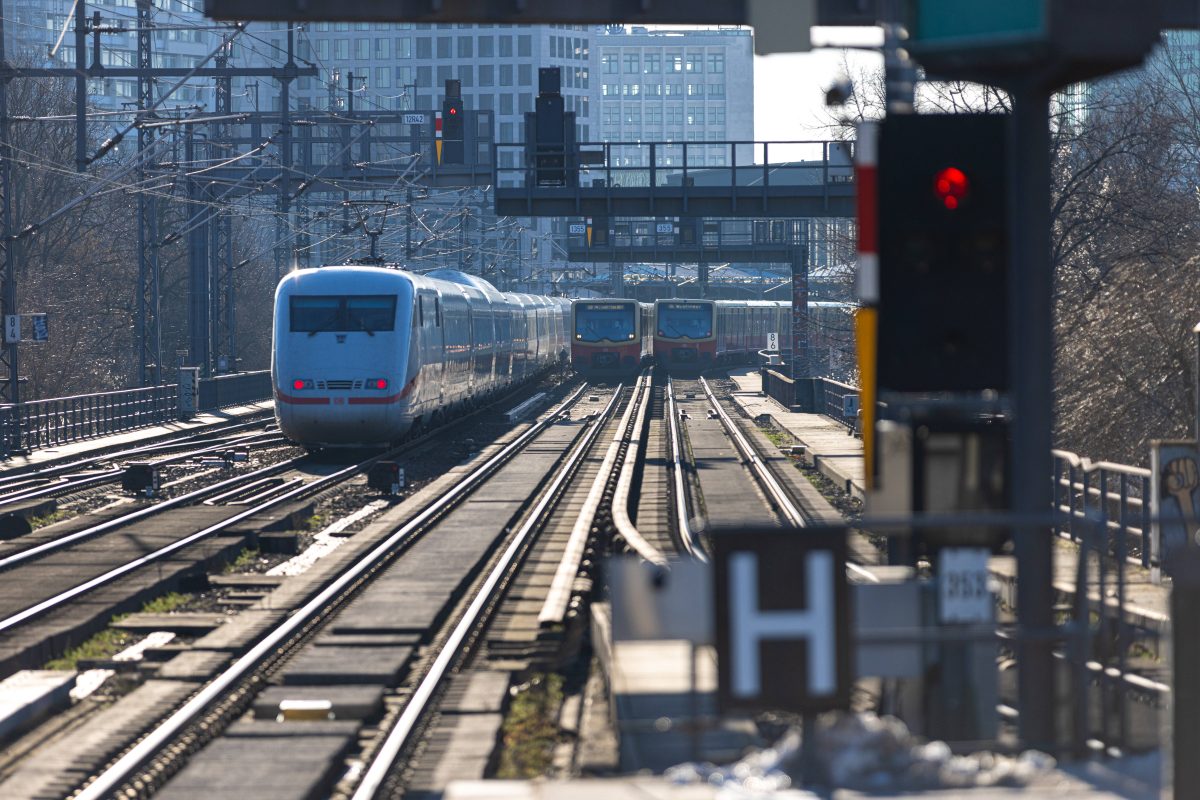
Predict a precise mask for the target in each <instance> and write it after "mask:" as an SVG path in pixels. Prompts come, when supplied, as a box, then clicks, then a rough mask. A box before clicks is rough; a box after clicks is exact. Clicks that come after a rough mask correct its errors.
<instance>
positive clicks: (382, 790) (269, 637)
mask: <svg viewBox="0 0 1200 800" xmlns="http://www.w3.org/2000/svg"><path fill="white" fill-rule="evenodd" d="M772 451H773V448H772V447H771V445H770V443H769V442H767V441H766V439H765V438H764V437H763V436H762V435H761V433H759V432H758V431H757V430H756V429H755V428H754V427H753V426H750V425H744V424H742V423H741V422H740V421H739V420H737V419H735V417H734V416H733V415H731V414H729V412H728V410H727V409H726V408H725V406H724V403H723V402H722V400H721V398H720V397H719V392H718V391H717V390H715V389H714V388H713V386H712V385H711V384H710V382H709V381H707V380H705V379H700V380H698V381H695V382H685V381H674V382H662V381H655V380H654V379H652V377H651V376H650V375H649V374H648V373H647V374H644V375H642V376H641V377H639V379H638V380H637V381H636V383H634V385H632V386H627V387H626V386H622V387H616V388H613V389H610V390H606V389H600V388H583V389H580V390H579V391H578V392H577V393H575V394H574V395H572V397H570V398H568V399H567V400H566V401H564V402H563V403H562V405H560V406H559V407H557V408H556V409H555V410H553V411H551V412H549V413H548V414H546V415H544V416H543V417H542V419H541V420H540V421H539V422H538V423H537V424H536V425H533V426H531V427H529V428H528V429H527V430H525V431H524V432H523V433H520V434H519V435H518V434H517V433H516V431H514V432H513V434H512V436H511V437H510V438H509V439H508V440H507V441H505V442H502V443H500V444H498V445H495V446H493V447H492V448H490V449H489V448H485V449H484V452H483V453H482V454H481V455H480V456H479V457H478V458H477V459H476V460H475V461H474V462H472V464H471V466H470V467H469V468H466V467H464V468H456V469H455V470H452V471H451V472H450V473H448V474H446V475H444V476H442V478H439V479H438V480H437V481H435V482H433V483H431V484H430V485H429V486H428V487H426V489H425V490H423V491H422V492H421V493H420V494H418V495H417V496H414V497H413V498H412V499H411V500H410V501H409V502H408V503H405V504H404V505H402V506H397V507H396V508H395V509H393V510H392V511H387V512H384V513H383V515H382V516H381V517H379V518H378V519H377V521H376V522H374V523H371V524H369V525H368V527H367V528H364V529H363V531H361V532H360V533H359V534H356V536H355V538H354V539H351V540H349V541H348V542H347V543H346V544H344V545H342V546H341V548H340V549H339V550H338V551H337V552H338V553H339V554H341V555H338V556H336V557H332V558H328V559H325V560H324V561H323V562H320V563H319V564H317V566H315V567H312V569H311V573H318V574H316V575H312V574H309V575H308V577H309V580H308V582H307V583H303V582H302V583H301V584H298V585H297V586H296V587H293V586H292V584H290V583H284V584H281V585H280V586H279V588H278V589H276V590H275V591H274V592H273V593H271V594H269V595H267V596H266V597H265V598H264V599H263V601H262V603H260V604H259V605H258V606H255V607H252V608H251V609H248V611H247V612H243V613H248V614H250V615H251V617H250V618H249V623H248V624H247V625H246V626H241V627H243V628H245V630H244V631H242V632H240V633H236V635H237V636H241V637H242V638H241V639H238V640H236V641H237V642H238V643H237V644H233V643H232V642H234V641H235V640H234V639H233V638H232V637H234V636H235V633H233V632H230V633H228V634H227V635H226V634H225V632H222V631H217V632H214V634H211V636H215V637H217V638H218V640H220V641H221V642H223V644H221V645H215V644H208V643H206V639H207V638H209V637H202V638H200V639H197V640H195V641H194V642H192V643H191V644H190V645H189V646H187V648H186V654H188V655H191V656H194V659H193V661H192V662H189V664H191V665H192V666H193V667H194V669H192V670H191V671H190V672H189V671H188V669H185V668H178V667H175V668H172V666H171V665H172V664H173V662H167V665H166V667H165V668H164V670H165V671H164V672H163V675H162V678H161V679H160V681H159V683H169V682H171V681H175V682H179V681H184V680H185V679H186V681H192V682H193V683H189V684H187V686H189V687H194V686H197V685H199V686H200V687H201V688H199V690H198V691H197V690H196V689H193V688H183V687H181V688H176V689H174V690H172V691H173V693H172V694H170V697H172V698H175V699H174V701H173V702H171V703H168V704H166V707H173V708H174V709H175V710H174V711H172V712H170V713H169V715H167V716H165V717H161V718H158V719H157V722H155V721H154V719H152V717H156V716H157V715H155V714H153V713H152V712H150V711H147V710H143V712H142V716H141V717H140V719H141V720H143V722H145V723H150V722H154V724H152V725H149V727H147V728H136V729H135V728H124V729H122V731H121V736H122V737H123V740H124V741H126V742H128V744H127V746H126V747H125V749H124V750H121V751H118V750H113V751H112V758H111V760H110V761H109V762H108V764H107V766H106V767H105V768H104V769H102V770H99V771H98V772H96V773H95V779H94V780H91V781H89V782H88V783H87V785H86V786H84V787H83V788H82V789H81V790H80V791H79V792H78V794H77V795H76V796H78V797H84V798H99V797H110V796H121V797H149V796H151V795H153V796H155V797H164V798H168V800H183V799H184V798H191V797H195V796H197V793H198V792H200V793H203V792H208V793H209V794H210V795H211V794H212V793H213V792H216V793H221V792H225V793H231V794H237V793H238V792H239V790H245V788H246V787H247V786H250V785H252V784H253V783H254V782H255V781H262V780H266V779H272V776H273V777H274V779H278V780H281V781H284V782H285V783H288V782H290V783H288V785H289V786H294V787H295V793H296V796H310V793H312V792H315V793H316V794H318V795H330V796H333V797H337V798H343V799H344V800H364V798H368V797H392V796H397V795H400V794H412V793H415V794H416V795H421V794H422V793H424V792H430V791H441V790H442V789H444V788H445V785H446V783H447V782H448V781H449V780H451V779H453V778H459V777H484V776H486V775H488V774H489V770H490V769H492V768H493V767H494V759H495V758H496V757H497V756H496V754H495V753H494V752H493V751H492V747H491V744H488V743H491V742H495V741H498V740H499V739H500V738H501V726H502V725H503V724H504V710H505V708H506V707H507V703H508V698H509V696H510V690H514V687H518V686H525V685H529V684H530V682H531V681H532V682H533V683H535V684H536V683H537V682H538V681H540V680H543V678H541V677H539V676H542V675H548V674H551V673H555V672H558V673H559V674H570V672H571V671H572V670H576V671H577V669H578V667H577V666H572V665H578V664H579V663H581V662H580V661H579V660H578V657H579V655H580V654H581V652H582V653H583V654H584V655H586V652H587V651H586V649H583V648H585V647H586V644H584V643H583V641H582V640H583V634H582V631H583V630H585V629H586V627H587V625H586V623H587V620H588V605H589V603H590V602H591V600H592V599H593V597H594V596H595V595H596V593H597V592H598V591H602V589H601V588H600V581H599V575H598V573H597V570H596V566H597V565H598V563H599V562H600V560H601V558H602V556H604V555H605V554H606V553H609V552H621V551H625V552H630V553H636V554H637V555H638V556H640V557H641V558H643V559H645V560H647V561H651V562H653V563H660V564H664V565H665V564H666V563H667V558H668V557H669V556H673V555H686V554H690V555H691V556H692V557H695V558H698V559H702V560H703V559H705V558H706V557H707V555H706V550H705V539H704V537H705V531H706V530H707V528H708V527H710V526H711V525H714V524H719V522H718V520H717V519H714V518H715V517H716V518H719V517H720V515H721V512H723V511H725V509H724V508H723V503H722V500H721V499H719V498H720V495H721V492H723V491H726V490H728V488H729V485H730V484H731V483H732V481H733V477H732V476H737V477H738V480H741V481H744V482H746V483H745V484H743V485H741V486H738V487H735V489H736V490H737V491H738V492H740V493H741V497H742V498H743V503H742V504H741V506H740V507H738V508H736V509H735V510H734V511H735V513H737V514H738V515H741V516H743V517H744V516H745V515H746V514H747V513H748V512H749V511H750V509H749V507H748V506H747V504H746V503H745V502H744V499H745V497H746V496H747V494H746V493H747V492H749V494H750V495H751V496H756V497H758V498H759V502H760V504H761V507H762V510H761V512H758V511H755V512H754V513H761V514H762V515H763V516H764V518H767V519H771V520H774V522H775V524H778V525H781V526H789V527H791V526H804V525H808V524H814V523H821V522H828V521H830V520H827V519H821V518H820V517H819V515H817V511H818V509H815V506H816V504H815V503H811V502H809V500H810V497H811V495H810V493H814V492H815V489H813V488H812V487H811V486H810V485H808V484H807V481H805V479H804V478H803V477H799V478H797V476H798V475H799V473H798V472H797V471H796V470H795V469H794V468H793V466H792V462H791V461H790V460H789V459H786V458H784V457H782V456H779V455H777V454H774V453H773V452H772ZM719 460H723V461H722V463H723V466H722V467H721V468H720V469H717V468H716V465H717V463H718V461H719ZM714 481H715V482H714ZM747 485H748V486H750V488H749V489H747V488H746V487H747ZM243 490H244V491H247V492H251V493H253V492H254V491H257V488H255V487H250V488H246V487H243ZM291 490H292V489H287V490H286V491H284V494H286V493H287V491H291ZM714 510H716V511H717V512H718V513H717V514H714V513H713V511H714ZM852 551H853V552H855V553H856V554H857V555H856V556H855V557H854V558H853V559H852V560H853V561H854V562H855V563H852V564H851V566H850V567H849V568H848V569H849V572H850V573H851V579H852V580H856V581H871V580H874V578H873V576H872V574H871V571H870V567H871V566H872V565H873V564H874V563H877V557H875V558H872V553H873V547H872V546H871V545H869V544H863V546H862V547H861V548H857V549H856V548H852ZM301 577H304V576H301ZM288 598H291V599H290V600H289V599H288ZM289 603H291V605H289ZM238 616H239V617H240V616H241V615H240V614H239V615H238ZM236 622H237V617H235V618H234V623H233V624H232V626H231V627H230V631H233V630H234V628H237V627H239V626H238V625H237V624H236ZM268 622H269V623H270V624H269V625H268V624H267V623H268ZM0 624H2V623H0ZM217 654H221V658H215V656H216V655H217ZM177 658H178V657H177ZM220 661H223V662H224V663H227V664H228V666H227V667H226V668H224V669H220V670H219V672H217V673H215V677H214V673H213V672H212V670H214V669H217V667H215V666H211V664H210V662H212V663H216V662H220ZM201 662H204V663H205V664H209V666H204V667H203V668H201V667H200V666H197V665H199V664H201ZM583 663H586V659H585V661H584V662H583ZM197 680H200V681H201V683H200V684H196V683H194V681H197ZM1152 683H1153V682H1152V681H1151V682H1149V684H1148V685H1150V684H1152ZM144 688H149V687H144ZM1143 688H1144V687H1143ZM1151 688H1153V687H1151ZM139 691H141V690H139ZM164 691H165V690H164ZM571 691H581V690H579V689H578V687H576V689H573V690H571ZM136 696H137V692H135V693H134V695H131V696H130V697H129V698H127V699H128V700H130V701H133V700H134V698H135V697H136ZM355 698H358V699H355ZM364 698H365V699H364ZM147 730H149V731H150V732H149V733H146V731H147ZM318 743H320V746H318ZM481 743H484V744H486V746H483V745H481ZM310 745H311V747H310ZM322 748H324V749H322ZM572 763H575V762H574V760H573V758H571V757H565V758H558V757H557V756H556V764H559V768H561V769H568V770H569V769H570V765H571V764H572ZM563 765H565V766H563ZM96 766H97V767H99V766H100V764H99V763H98V764H97V765H96ZM239 782H240V783H239ZM4 788H5V787H4V786H3V785H0V791H3V789H4ZM289 791H290V790H289ZM242 794H244V795H245V796H253V791H248V792H247V791H242Z"/></svg>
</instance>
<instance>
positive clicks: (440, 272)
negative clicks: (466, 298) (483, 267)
mask: <svg viewBox="0 0 1200 800" xmlns="http://www.w3.org/2000/svg"><path fill="white" fill-rule="evenodd" d="M425 277H426V278H433V279H434V280H439V281H448V282H449V283H457V284H461V285H463V286H470V287H471V288H473V289H478V290H479V291H481V292H485V293H488V294H490V293H493V292H495V293H499V291H500V290H499V289H497V288H496V287H495V286H494V285H492V283H491V282H490V281H485V280H484V279H483V278H481V277H479V276H478V275H471V274H469V273H466V272H460V271H459V270H456V269H435V270H431V271H429V272H426V273H425Z"/></svg>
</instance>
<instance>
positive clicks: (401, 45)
mask: <svg viewBox="0 0 1200 800" xmlns="http://www.w3.org/2000/svg"><path fill="white" fill-rule="evenodd" d="M396 58H412V38H411V37H409V36H403V37H397V38H396Z"/></svg>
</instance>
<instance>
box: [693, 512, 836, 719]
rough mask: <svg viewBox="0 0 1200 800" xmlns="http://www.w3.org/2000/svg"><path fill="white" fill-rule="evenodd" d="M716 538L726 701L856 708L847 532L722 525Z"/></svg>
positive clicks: (720, 685)
mask: <svg viewBox="0 0 1200 800" xmlns="http://www.w3.org/2000/svg"><path fill="white" fill-rule="evenodd" d="M712 542H713V560H712V565H713V610H714V619H715V622H716V634H717V636H716V642H717V704H718V707H719V708H720V709H721V710H722V711H723V712H729V711H751V710H755V711H796V712H799V713H802V714H807V713H812V712H820V711H831V710H833V709H846V708H849V707H850V687H851V685H852V684H853V682H854V664H853V657H852V655H851V652H850V624H851V613H852V612H851V606H850V588H849V584H848V583H847V581H846V547H847V546H846V529H845V528H820V527H814V528H806V529H805V530H804V532H803V533H802V534H801V533H798V532H796V531H790V530H781V529H778V528H772V529H750V530H747V529H745V528H730V529H728V530H722V529H716V530H714V531H713V532H712Z"/></svg>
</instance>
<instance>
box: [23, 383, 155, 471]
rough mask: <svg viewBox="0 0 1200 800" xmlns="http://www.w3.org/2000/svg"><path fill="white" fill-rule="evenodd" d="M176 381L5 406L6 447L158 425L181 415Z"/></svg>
mask: <svg viewBox="0 0 1200 800" xmlns="http://www.w3.org/2000/svg"><path fill="white" fill-rule="evenodd" d="M176 394H177V387H176V386H175V384H167V385H163V386H150V387H146V388H144V389H126V390H122V391H116V392H100V393H97V394H80V395H74V396H71V397H55V398H51V399H47V400H32V401H27V402H24V403H18V404H15V405H14V404H6V405H3V406H0V430H2V431H3V449H4V452H5V453H6V454H7V453H12V452H18V451H24V450H34V449H37V448H39V447H53V446H55V445H60V444H66V443H68V442H75V441H79V440H81V439H92V438H96V437H98V436H106V435H108V434H112V433H120V432H122V431H128V430H132V429H134V428H143V427H146V426H148V425H157V424H160V423H162V422H166V421H167V420H169V419H173V418H174V417H175V415H176V410H177V409H176V406H177V403H176Z"/></svg>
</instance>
